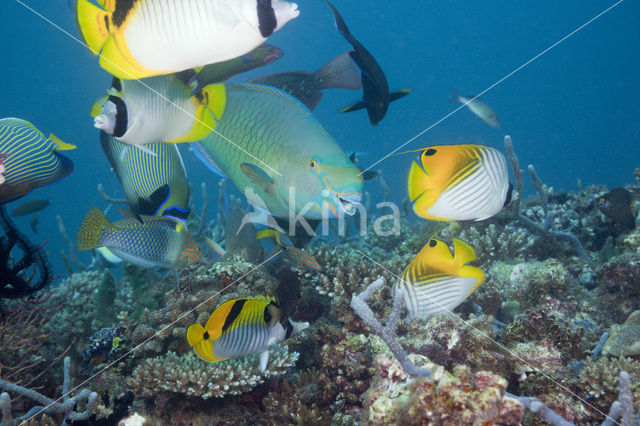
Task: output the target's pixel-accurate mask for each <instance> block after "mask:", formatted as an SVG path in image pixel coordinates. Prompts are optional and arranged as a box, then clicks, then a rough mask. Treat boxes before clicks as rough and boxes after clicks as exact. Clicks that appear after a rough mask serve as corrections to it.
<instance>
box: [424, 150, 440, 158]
mask: <svg viewBox="0 0 640 426" xmlns="http://www.w3.org/2000/svg"><path fill="white" fill-rule="evenodd" d="M436 152H438V150H437V149H433V148H429V149H428V150H426V151H425V152H424V155H427V156H429V157H430V156H432V155H434V154H435V153H436Z"/></svg>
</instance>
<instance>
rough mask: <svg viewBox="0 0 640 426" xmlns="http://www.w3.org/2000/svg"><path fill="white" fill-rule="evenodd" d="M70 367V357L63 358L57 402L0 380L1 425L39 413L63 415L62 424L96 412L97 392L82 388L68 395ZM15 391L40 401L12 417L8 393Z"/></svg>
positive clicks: (23, 419)
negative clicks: (60, 394) (60, 396)
mask: <svg viewBox="0 0 640 426" xmlns="http://www.w3.org/2000/svg"><path fill="white" fill-rule="evenodd" d="M70 368H71V359H70V358H69V357H65V358H64V380H63V382H62V402H58V401H59V399H56V400H53V399H51V398H48V397H46V396H44V395H42V394H40V393H38V392H36V391H35V390H32V389H27V388H25V387H22V386H19V385H16V384H13V383H10V382H7V381H6V380H0V389H2V390H4V391H5V392H3V393H2V395H0V412H2V425H3V426H8V425H12V424H20V423H21V422H26V421H29V420H31V419H32V418H33V417H35V416H37V415H39V414H43V413H44V414H48V415H64V421H63V424H66V422H67V420H69V421H76V420H86V419H87V418H88V417H89V416H90V415H92V414H94V413H95V412H96V409H97V406H98V394H97V393H95V392H91V391H90V390H89V389H87V388H85V389H82V390H81V391H80V392H79V393H77V394H76V395H74V396H69V395H70V392H69V388H70V387H71V377H70V374H69V369H70ZM7 392H12V393H17V394H19V395H22V396H24V397H26V398H29V399H32V400H33V401H35V402H37V403H40V404H41V405H38V406H35V407H33V408H31V409H30V410H29V411H27V413H25V414H24V415H22V416H20V417H18V418H16V419H13V415H12V412H11V397H10V396H9V393H7ZM79 406H84V410H83V411H80V412H79V411H76V409H77V408H79Z"/></svg>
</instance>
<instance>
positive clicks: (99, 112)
mask: <svg viewBox="0 0 640 426" xmlns="http://www.w3.org/2000/svg"><path fill="white" fill-rule="evenodd" d="M215 87H216V86H215V85H211V86H207V87H205V88H203V89H202V91H201V92H198V93H197V94H195V95H191V94H190V92H191V90H190V89H189V87H188V86H187V85H186V84H185V83H184V81H182V80H181V79H180V78H178V77H177V76H176V75H166V76H159V77H151V78H147V79H145V80H144V81H138V80H120V79H118V78H114V79H113V82H112V85H111V89H110V90H109V95H108V96H105V97H103V98H100V99H99V100H98V101H96V103H95V104H94V105H93V108H92V109H91V115H92V116H93V117H94V123H93V125H94V127H96V128H98V129H100V130H104V131H105V132H106V133H107V134H109V135H111V136H113V137H114V138H115V139H116V140H117V141H118V142H122V143H125V144H127V145H136V146H141V145H146V144H150V143H156V142H195V141H198V140H200V139H202V138H204V137H205V136H207V135H208V134H209V132H211V130H212V129H213V128H215V127H216V117H218V116H219V115H220V113H221V112H220V109H219V108H220V107H223V106H224V97H223V96H224V92H220V91H217V92H216V90H215Z"/></svg>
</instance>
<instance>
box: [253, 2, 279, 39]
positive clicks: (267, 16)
mask: <svg viewBox="0 0 640 426" xmlns="http://www.w3.org/2000/svg"><path fill="white" fill-rule="evenodd" d="M257 5H258V28H260V34H261V35H262V37H264V38H267V37H269V36H270V35H271V34H273V32H274V31H275V29H276V26H277V25H278V21H277V20H276V12H275V11H274V10H273V7H271V0H258V4H257Z"/></svg>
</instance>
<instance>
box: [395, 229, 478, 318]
mask: <svg viewBox="0 0 640 426" xmlns="http://www.w3.org/2000/svg"><path fill="white" fill-rule="evenodd" d="M453 247H454V254H455V256H452V255H451V251H449V247H448V246H447V244H445V243H444V242H442V241H440V240H437V239H435V238H433V237H432V238H431V239H430V240H429V242H428V243H427V244H426V245H425V246H424V247H423V248H422V250H420V253H418V255H417V256H416V257H415V259H413V260H412V261H411V263H410V264H409V265H408V266H407V267H406V268H405V270H404V271H403V272H402V275H401V276H400V281H398V282H397V283H396V286H397V287H398V288H400V289H402V290H403V291H404V301H405V304H406V306H407V311H408V312H409V315H408V318H409V319H413V318H421V319H424V318H427V317H430V316H432V315H435V314H438V313H440V312H446V311H451V310H453V309H454V308H455V307H456V306H458V305H459V304H460V303H462V302H463V301H464V300H465V299H466V298H467V297H469V295H470V294H471V293H473V292H474V291H475V290H476V289H477V288H478V287H479V286H480V284H482V281H484V272H483V271H482V270H481V269H479V268H476V267H475V266H471V265H467V263H468V262H471V261H472V260H475V258H476V253H475V251H474V250H473V247H471V246H470V245H469V244H467V243H465V242H464V241H462V240H458V239H457V238H454V239H453Z"/></svg>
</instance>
